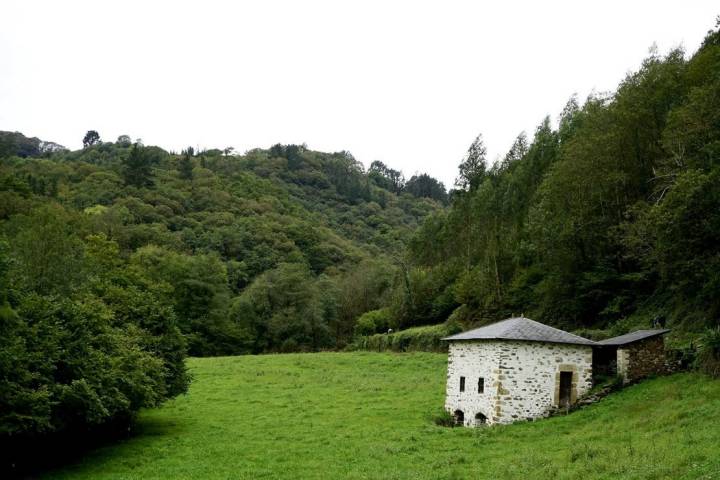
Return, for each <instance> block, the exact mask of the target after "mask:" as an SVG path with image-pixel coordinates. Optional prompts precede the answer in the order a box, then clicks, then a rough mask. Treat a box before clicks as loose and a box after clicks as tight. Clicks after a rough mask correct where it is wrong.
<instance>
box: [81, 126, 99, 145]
mask: <svg viewBox="0 0 720 480" xmlns="http://www.w3.org/2000/svg"><path fill="white" fill-rule="evenodd" d="M97 143H100V134H99V133H98V132H97V131H95V130H88V131H87V133H86V134H85V136H84V137H83V147H84V148H87V147H92V146H93V145H95V144H97Z"/></svg>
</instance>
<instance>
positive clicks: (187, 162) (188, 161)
mask: <svg viewBox="0 0 720 480" xmlns="http://www.w3.org/2000/svg"><path fill="white" fill-rule="evenodd" d="M178 171H179V173H180V178H182V179H183V180H192V179H193V161H192V158H190V152H189V151H185V152H184V153H183V155H182V156H181V157H180V165H178Z"/></svg>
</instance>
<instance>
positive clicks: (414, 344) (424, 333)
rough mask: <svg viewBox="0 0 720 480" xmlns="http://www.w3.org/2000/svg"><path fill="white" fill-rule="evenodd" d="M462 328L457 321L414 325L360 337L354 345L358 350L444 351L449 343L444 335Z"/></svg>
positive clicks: (451, 333)
mask: <svg viewBox="0 0 720 480" xmlns="http://www.w3.org/2000/svg"><path fill="white" fill-rule="evenodd" d="M460 330H461V328H460V327H459V326H458V325H457V324H455V323H441V324H440V325H430V326H425V327H413V328H408V329H405V330H400V331H399V332H395V333H385V334H375V335H369V336H360V337H358V338H357V339H356V340H355V342H354V343H353V345H352V348H354V349H356V350H372V351H378V352H381V351H385V350H390V351H394V352H409V351H424V352H444V351H445V350H447V343H446V342H443V341H442V338H443V337H447V336H449V335H453V334H455V333H457V332H459V331H460Z"/></svg>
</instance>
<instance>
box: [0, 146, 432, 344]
mask: <svg viewBox="0 0 720 480" xmlns="http://www.w3.org/2000/svg"><path fill="white" fill-rule="evenodd" d="M92 133H93V135H94V132H92ZM4 137H5V138H6V139H7V138H11V139H12V138H13V137H14V138H15V139H18V141H16V144H17V145H20V146H22V148H20V149H17V150H16V151H15V152H14V153H16V154H17V153H20V154H23V153H28V152H29V153H30V155H26V156H25V157H24V158H23V157H20V156H17V155H15V156H8V155H5V158H4V159H3V160H2V164H1V166H0V185H2V187H1V190H2V191H0V218H1V219H2V232H3V233H4V234H5V236H6V238H7V240H8V242H9V243H10V255H11V257H12V258H13V260H14V261H13V263H12V265H13V266H14V268H13V270H12V272H11V275H10V277H11V279H12V280H13V283H14V284H13V285H12V288H14V289H15V290H18V291H28V290H30V291H35V292H38V293H41V294H69V293H72V292H74V291H78V290H82V289H84V288H85V286H86V284H87V282H88V280H89V279H90V278H91V277H93V276H94V275H95V272H93V269H92V268H91V267H90V266H89V265H88V264H87V262H88V261H89V259H90V257H91V256H92V255H96V254H97V252H95V251H94V249H104V250H107V251H104V252H103V255H111V256H113V257H114V258H111V259H107V261H112V262H117V264H118V266H119V267H122V268H125V269H133V270H137V271H140V272H142V275H143V276H146V277H148V278H149V279H150V280H151V281H152V282H153V284H154V285H155V286H156V287H155V288H157V289H158V290H162V292H163V293H162V296H164V297H165V298H164V301H166V303H167V304H168V305H169V306H170V307H172V308H173V310H174V312H175V315H176V316H177V322H178V325H179V326H180V329H181V331H182V332H183V333H184V334H185V336H186V337H187V338H188V340H189V348H190V353H191V354H195V355H208V354H232V353H247V352H255V353H257V352H262V351H269V350H273V351H276V350H283V351H287V350H317V349H320V348H334V347H339V346H340V347H341V346H343V345H344V344H345V343H346V342H347V341H348V340H349V339H350V338H351V336H352V334H353V327H354V322H355V320H356V318H357V317H358V316H359V315H360V314H362V313H364V312H365V311H367V310H371V309H373V308H378V307H380V306H382V304H383V301H384V300H385V297H386V296H387V295H389V290H390V287H391V286H392V284H393V281H394V277H395V272H394V270H395V269H396V264H397V262H394V261H393V260H392V259H393V257H399V256H400V255H402V252H403V249H404V246H405V243H406V240H407V239H408V238H409V236H410V234H411V232H412V231H413V230H415V229H416V227H417V226H418V225H419V223H421V222H422V221H423V219H424V218H425V217H426V216H427V215H428V214H429V213H432V212H434V211H437V210H439V209H440V208H441V205H442V202H444V201H445V200H446V198H445V195H446V193H445V189H444V187H443V186H442V184H440V183H439V182H437V181H436V180H434V179H431V178H430V177H428V176H426V175H425V176H415V177H413V178H411V179H410V180H408V181H405V180H404V179H403V177H402V175H401V174H400V172H397V171H395V170H392V169H390V168H388V167H387V166H385V165H384V164H382V163H380V162H375V163H373V165H372V167H371V169H370V170H369V172H365V171H364V168H363V166H362V164H360V163H359V162H357V161H356V160H355V159H354V158H353V157H352V155H350V154H349V153H347V152H339V153H333V154H326V153H321V152H314V151H311V150H309V149H307V148H306V147H304V146H298V145H287V146H283V145H276V146H274V147H272V148H271V149H269V150H260V149H258V150H253V151H250V152H248V153H247V154H245V155H231V154H230V152H228V151H225V152H222V151H220V150H209V151H203V152H197V153H196V152H194V151H193V149H188V150H187V151H185V152H183V153H182V154H180V155H174V154H169V153H167V152H165V151H163V150H162V149H160V148H157V147H143V146H141V145H138V144H133V143H131V142H130V140H129V138H123V137H121V138H120V139H118V141H117V142H102V141H100V140H99V138H95V139H92V138H90V141H89V142H87V143H88V144H87V145H86V147H85V148H83V149H82V150H79V151H75V152H70V151H66V150H62V149H55V150H54V151H52V152H49V153H48V152H47V151H43V150H41V149H35V150H33V149H32V148H28V147H27V143H28V142H29V141H31V140H32V139H26V138H25V137H22V136H21V135H19V134H14V135H13V134H8V133H6V134H5V135H4ZM91 137H92V135H91ZM98 137H99V136H98ZM34 140H35V141H36V142H37V139H34ZM87 140H88V138H86V141H87ZM8 143H10V141H8V140H6V142H5V144H6V145H7V144H8ZM30 143H32V142H30ZM6 150H7V147H6ZM432 197H434V198H432Z"/></svg>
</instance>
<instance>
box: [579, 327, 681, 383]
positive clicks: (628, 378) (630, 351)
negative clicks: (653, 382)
mask: <svg viewBox="0 0 720 480" xmlns="http://www.w3.org/2000/svg"><path fill="white" fill-rule="evenodd" d="M669 331H670V330H666V329H665V330H638V331H636V332H632V333H628V334H626V335H620V336H619V337H613V338H608V339H607V340H601V341H599V342H595V348H594V352H593V364H594V368H595V370H596V373H602V374H606V375H618V376H621V377H622V378H623V381H624V382H625V383H627V382H633V381H636V380H639V379H641V378H644V377H647V376H648V375H658V374H662V373H665V371H666V365H665V342H664V338H665V337H664V335H665V334H666V333H668V332H669Z"/></svg>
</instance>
